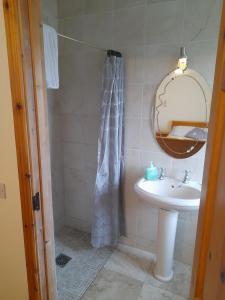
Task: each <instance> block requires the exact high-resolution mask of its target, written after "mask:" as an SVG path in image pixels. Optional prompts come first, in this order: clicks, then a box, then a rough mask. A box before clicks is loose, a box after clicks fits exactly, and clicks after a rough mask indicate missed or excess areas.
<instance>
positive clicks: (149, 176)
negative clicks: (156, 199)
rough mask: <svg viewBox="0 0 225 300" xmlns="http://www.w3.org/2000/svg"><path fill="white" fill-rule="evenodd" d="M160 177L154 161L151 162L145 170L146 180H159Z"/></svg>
mask: <svg viewBox="0 0 225 300" xmlns="http://www.w3.org/2000/svg"><path fill="white" fill-rule="evenodd" d="M158 177H159V172H158V169H157V167H156V166H155V164H154V162H153V161H151V162H150V167H148V168H146V170H145V179H146V180H157V179H158Z"/></svg>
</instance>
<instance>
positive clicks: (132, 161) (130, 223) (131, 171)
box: [124, 149, 140, 237]
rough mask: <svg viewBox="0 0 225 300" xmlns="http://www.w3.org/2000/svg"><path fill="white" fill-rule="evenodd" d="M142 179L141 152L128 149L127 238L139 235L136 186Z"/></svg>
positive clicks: (126, 174) (126, 189) (126, 185)
mask: <svg viewBox="0 0 225 300" xmlns="http://www.w3.org/2000/svg"><path fill="white" fill-rule="evenodd" d="M139 178H140V152H139V151H138V150H133V149H127V150H126V151H125V177H124V208H125V225H126V226H125V231H126V236H127V237H134V236H136V234H137V211H138V201H137V195H136V194H135V192H134V184H135V183H136V182H137V180H138V179H139Z"/></svg>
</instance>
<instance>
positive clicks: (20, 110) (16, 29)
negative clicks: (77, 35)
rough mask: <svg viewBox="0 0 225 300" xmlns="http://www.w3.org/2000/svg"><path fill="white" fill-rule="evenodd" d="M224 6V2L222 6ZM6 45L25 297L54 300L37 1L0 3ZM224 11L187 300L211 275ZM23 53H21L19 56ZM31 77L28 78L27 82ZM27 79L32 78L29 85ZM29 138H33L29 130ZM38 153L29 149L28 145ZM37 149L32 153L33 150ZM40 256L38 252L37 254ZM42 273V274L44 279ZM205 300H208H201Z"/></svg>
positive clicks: (222, 121)
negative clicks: (37, 200) (37, 198)
mask: <svg viewBox="0 0 225 300" xmlns="http://www.w3.org/2000/svg"><path fill="white" fill-rule="evenodd" d="M224 2H225V0H224ZM3 3H4V15H5V24H6V35H7V43H8V55H9V67H10V76H11V90H12V99H13V114H14V123H15V135H16V146H17V158H18V169H19V179H20V193H21V206H22V215H23V225H24V241H25V252H26V262H27V276H28V285H29V295H30V299H32V300H36V299H37V300H44V299H51V300H55V299H57V295H56V294H57V291H56V279H55V262H54V236H53V228H54V226H53V214H52V196H51V174H50V155H49V154H50V152H49V136H48V120H47V105H46V86H45V79H44V67H43V54H42V53H43V51H42V35H41V32H40V21H41V17H40V0H3ZM224 32H225V6H224V7H223V13H222V22H221V29H220V37H219V47H218V53H217V64H216V73H215V83H214V92H213V99H212V110H211V117H210V124H209V139H208V144H207V154H206V164H205V171H204V181H203V188H202V197H201V206H200V211H199V221H198V230H197V239H196V249H195V257H194V264H193V275H192V284H191V297H190V299H191V300H193V299H196V300H197V299H198V300H203V293H204V289H205V288H206V286H205V282H206V279H207V276H208V274H209V273H207V272H210V269H208V270H207V264H208V261H209V260H210V257H211V255H210V240H211V236H212V228H213V222H214V220H215V216H214V212H215V207H216V197H215V195H216V188H217V181H218V176H219V171H220V155H221V153H222V150H223V138H222V137H223V136H224V133H225V118H224V116H225V93H224V92H221V78H222V75H223V71H224V69H223V65H222V63H221V62H222V61H224V60H225V56H224V51H225V45H224ZM25 50H26V53H24V51H25ZM29 75H30V77H29ZM29 78H31V79H30V80H29ZM31 129H32V130H33V131H34V133H33V134H32V132H33V131H32V130H31ZM33 143H34V144H35V145H37V147H32V145H34V144H33ZM35 149H36V150H35ZM35 151H36V153H34V156H35V157H37V158H38V168H37V170H36V171H37V172H38V173H39V181H38V184H36V188H37V187H38V188H39V189H40V194H41V221H42V224H43V228H42V227H40V228H39V230H40V236H41V237H42V239H43V245H44V247H43V249H42V250H43V257H44V261H43V262H44V268H43V269H42V273H40V261H39V260H40V257H38V251H37V250H38V247H39V245H37V236H36V234H35V230H34V227H35V226H36V224H35V222H34V221H35V218H34V212H33V209H32V205H31V200H32V195H33V193H34V185H33V179H32V178H31V173H32V170H33V168H34V165H32V162H33V160H32V154H33V152H35ZM39 250H40V249H39ZM43 272H44V273H43ZM204 300H212V299H206V298H204Z"/></svg>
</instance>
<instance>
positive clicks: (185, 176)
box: [182, 170, 191, 183]
mask: <svg viewBox="0 0 225 300" xmlns="http://www.w3.org/2000/svg"><path fill="white" fill-rule="evenodd" d="M190 179H191V178H190V171H188V170H185V171H184V179H183V181H182V182H183V183H188V182H189V181H190Z"/></svg>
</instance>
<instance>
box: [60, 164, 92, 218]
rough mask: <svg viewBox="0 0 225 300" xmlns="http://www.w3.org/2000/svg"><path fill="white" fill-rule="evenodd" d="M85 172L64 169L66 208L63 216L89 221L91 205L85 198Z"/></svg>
mask: <svg viewBox="0 0 225 300" xmlns="http://www.w3.org/2000/svg"><path fill="white" fill-rule="evenodd" d="M85 176H86V175H85V171H82V170H71V169H65V187H66V194H65V195H66V207H65V215H66V218H67V216H71V217H74V218H78V219H81V220H90V218H91V203H90V199H89V198H88V197H87V196H86V188H85Z"/></svg>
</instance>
